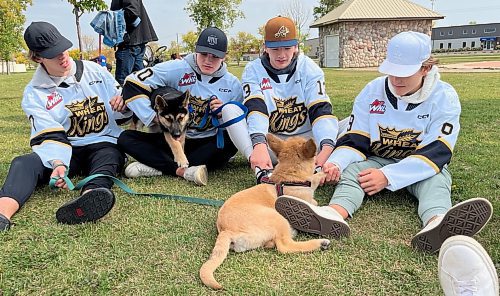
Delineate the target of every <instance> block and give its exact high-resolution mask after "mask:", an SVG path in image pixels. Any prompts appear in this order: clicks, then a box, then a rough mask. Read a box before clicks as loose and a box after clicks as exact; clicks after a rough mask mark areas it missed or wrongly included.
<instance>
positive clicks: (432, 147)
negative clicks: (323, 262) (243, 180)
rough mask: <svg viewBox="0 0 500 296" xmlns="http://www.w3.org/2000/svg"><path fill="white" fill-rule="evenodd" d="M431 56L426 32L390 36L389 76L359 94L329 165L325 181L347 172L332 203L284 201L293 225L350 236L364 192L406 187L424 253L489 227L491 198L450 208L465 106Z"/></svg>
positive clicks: (416, 242)
mask: <svg viewBox="0 0 500 296" xmlns="http://www.w3.org/2000/svg"><path fill="white" fill-rule="evenodd" d="M430 54H431V39H430V37H429V36H428V35H425V34H422V33H417V32H402V33H399V34H397V35H396V36H394V37H393V38H392V39H391V40H390V41H389V44H388V48H387V57H386V59H385V60H384V62H383V63H382V64H381V65H380V67H379V71H380V72H381V73H384V74H387V76H383V77H379V78H376V79H374V80H373V81H371V82H370V83H368V84H367V85H366V86H365V88H364V89H363V90H362V91H361V93H360V94H359V95H358V96H357V97H356V99H355V102H354V106H353V110H352V113H351V116H350V119H349V124H348V127H347V132H346V133H344V134H342V135H341V136H340V137H339V139H338V141H337V146H336V148H335V150H334V152H333V153H332V155H331V156H330V158H329V159H328V160H327V162H326V164H325V165H324V166H323V170H324V172H325V173H327V174H328V176H327V178H326V181H337V180H339V178H340V174H341V173H342V177H341V178H340V181H339V183H338V184H337V186H336V188H335V192H334V194H333V197H332V199H331V201H330V205H329V206H324V207H315V206H312V205H309V204H307V203H304V202H302V201H300V200H298V199H295V198H293V197H281V198H279V199H278V200H277V202H276V208H277V210H278V211H279V212H280V213H281V214H282V215H284V216H285V217H287V218H288V220H289V221H290V222H291V224H292V226H294V227H295V228H297V229H299V230H302V231H306V232H311V233H317V234H321V235H329V236H333V237H340V236H347V235H349V233H350V230H349V226H348V225H347V223H346V222H345V219H346V218H348V217H351V216H352V215H353V214H354V212H355V211H356V210H358V209H359V208H360V206H361V204H362V202H363V199H364V197H365V195H374V194H376V193H378V192H380V191H381V190H383V189H388V190H391V191H396V190H399V189H403V188H406V189H407V190H408V191H409V192H410V193H411V194H412V195H414V196H415V197H416V198H417V199H418V203H419V205H418V215H419V217H420V219H421V220H422V223H423V226H424V228H423V229H422V230H421V231H420V232H419V233H417V234H416V235H415V236H414V237H413V239H412V245H413V246H414V247H415V248H417V249H419V250H421V251H427V252H435V251H437V250H439V248H440V247H441V244H442V243H443V241H444V240H445V239H446V238H448V237H450V236H453V235H459V234H462V235H467V236H472V235H474V234H475V233H477V232H479V231H480V230H481V229H482V228H483V227H484V226H485V224H486V223H487V222H488V220H489V219H490V218H491V215H492V212H493V209H492V206H491V203H490V202H489V201H488V200H486V199H484V198H474V199H469V200H467V201H464V202H461V203H459V204H457V205H455V206H453V207H452V206H451V175H450V173H449V171H448V168H447V165H448V163H449V162H450V160H451V157H452V154H453V148H454V146H455V143H456V141H457V137H458V132H459V130H460V124H459V117H460V112H461V108H460V102H459V100H458V95H457V93H456V92H455V90H454V89H453V87H452V86H451V85H449V84H448V83H446V82H443V81H441V80H440V75H439V73H438V68H437V66H436V64H437V61H436V60H435V59H434V58H432V57H431V55H430ZM304 221H307V223H304Z"/></svg>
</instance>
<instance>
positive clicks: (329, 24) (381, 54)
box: [311, 0, 444, 68]
mask: <svg viewBox="0 0 500 296" xmlns="http://www.w3.org/2000/svg"><path fill="white" fill-rule="evenodd" d="M442 18H444V16H442V15H440V14H438V13H436V12H434V11H432V10H429V9H427V8H425V7H422V6H420V5H417V4H415V3H412V2H410V1H407V0H346V1H345V2H344V3H343V4H342V5H340V6H339V7H337V8H335V9H334V10H332V11H330V12H329V13H328V14H326V15H324V16H323V17H321V18H319V19H318V20H316V21H315V22H314V23H313V24H312V25H311V28H318V29H319V63H320V66H322V67H340V68H363V67H376V66H378V65H379V64H380V63H381V62H382V61H383V60H384V58H385V55H386V46H387V41H388V40H389V39H390V38H391V37H392V36H394V35H396V34H397V33H399V32H402V31H409V30H412V31H417V32H422V33H425V34H428V35H431V32H432V31H431V30H432V21H434V20H438V19H442Z"/></svg>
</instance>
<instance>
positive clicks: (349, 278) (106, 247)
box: [0, 68, 500, 295]
mask: <svg viewBox="0 0 500 296" xmlns="http://www.w3.org/2000/svg"><path fill="white" fill-rule="evenodd" d="M231 71H233V72H234V73H235V74H236V75H237V76H240V74H241V71H242V68H232V69H231ZM325 72H326V81H327V90H328V93H329V95H330V98H331V100H332V103H333V106H334V113H335V114H336V115H338V116H339V117H340V118H343V117H345V116H347V115H348V114H349V113H350V110H351V105H352V101H353V99H354V97H355V96H356V95H357V93H358V92H359V91H360V90H361V89H362V87H363V86H364V85H365V84H366V83H367V82H368V81H370V80H371V79H373V78H375V77H376V76H378V73H375V72H363V71H337V70H332V69H326V70H325ZM31 75H32V73H27V74H14V75H10V76H0V85H1V89H2V92H1V93H0V130H1V132H0V143H1V144H2V153H1V154H0V180H2V181H3V180H4V179H5V176H6V174H7V171H8V168H9V165H10V161H11V160H12V158H13V157H15V156H16V155H20V154H24V153H29V152H30V151H31V150H30V148H29V124H28V120H27V119H26V117H25V116H24V115H23V113H22V110H21V107H20V101H21V97H22V92H23V87H24V86H25V85H26V83H27V82H28V81H29V80H30V78H31ZM442 79H443V80H445V81H447V82H450V83H451V84H452V85H454V86H455V88H456V90H457V91H458V93H459V95H460V98H461V103H462V110H463V112H462V119H461V123H462V130H461V136H460V138H459V142H458V144H457V146H456V149H455V155H454V158H453V160H452V164H451V167H450V169H451V172H452V174H453V181H454V185H453V192H452V199H453V203H454V204H455V203H457V202H460V201H463V200H466V199H468V198H472V197H486V198H488V199H489V200H490V201H491V202H492V203H493V206H494V208H495V210H494V215H493V218H492V220H491V221H490V223H489V224H488V225H487V227H486V228H485V229H484V230H483V231H482V232H481V233H480V234H478V235H476V236H475V238H476V239H477V240H478V241H479V242H480V243H482V244H483V246H484V247H485V248H486V250H488V252H489V253H490V254H491V256H492V259H493V261H494V262H495V263H496V265H497V270H498V269H499V268H500V266H499V261H500V235H499V231H498V229H500V219H499V218H500V212H499V209H500V195H499V193H498V192H499V189H500V170H499V163H500V156H499V152H500V140H499V138H498V127H499V126H500V119H499V116H498V114H500V107H499V104H500V88H499V87H498V86H499V85H500V75H499V73H443V74H442ZM124 180H125V181H126V182H127V183H128V184H129V185H130V186H131V187H132V188H133V189H135V190H137V191H141V192H163V193H171V194H181V195H189V196H197V197H204V198H212V199H219V200H224V199H227V198H228V197H229V196H230V195H231V194H233V193H235V192H237V191H239V190H242V189H245V188H247V187H250V186H252V185H253V184H254V178H253V175H252V173H251V172H250V169H249V168H248V166H247V164H246V163H245V161H244V160H243V159H242V158H241V157H239V158H237V159H236V161H235V162H233V163H230V164H229V166H228V167H227V168H226V169H225V170H223V171H219V172H216V173H210V174H209V184H208V186H206V187H196V186H194V185H193V184H192V183H188V182H186V181H184V180H181V179H179V178H173V177H164V176H162V177H154V178H141V179H135V180H127V179H124ZM333 189H334V188H333V187H331V186H325V187H322V188H320V189H319V190H318V191H317V199H318V201H319V202H320V204H326V203H327V202H328V201H329V198H330V196H331V194H332V192H333ZM115 193H116V194H117V204H116V206H115V208H114V209H113V210H112V212H111V213H110V214H109V215H108V216H106V217H105V218H104V219H103V220H102V221H100V222H98V223H95V224H86V225H78V226H66V225H59V224H57V223H56V220H55V211H56V209H57V208H58V207H59V206H60V205H61V204H63V203H64V202H65V201H66V200H68V199H70V198H72V197H74V196H76V193H74V192H53V191H50V190H49V189H48V188H47V187H46V186H45V187H44V188H40V189H39V190H37V191H36V192H35V194H34V195H33V197H32V198H31V199H30V200H29V201H28V203H27V204H26V205H25V207H24V208H23V209H21V211H20V212H19V213H18V214H17V215H16V216H14V218H13V221H14V222H15V223H16V225H15V226H14V227H13V229H12V230H11V231H9V232H6V233H1V234H0V295H440V294H442V292H441V290H440V286H439V281H438V278H437V255H436V254H434V255H429V254H422V253H420V252H417V251H415V250H413V249H412V248H411V247H410V240H411V238H412V236H413V235H414V234H415V233H416V232H418V231H419V230H420V221H419V219H418V216H417V204H416V201H415V200H414V199H413V198H412V197H411V196H410V195H408V194H406V193H405V192H403V191H401V192H397V193H389V192H383V193H382V194H378V195H376V196H374V197H371V198H367V199H366V201H365V203H364V206H363V207H362V208H361V210H359V212H357V213H356V215H355V216H354V218H353V219H351V220H350V221H349V224H350V226H351V230H352V235H351V237H349V238H347V239H343V240H342V241H334V242H333V243H332V245H331V248H330V249H329V250H327V251H324V252H315V253H309V254H289V255H282V254H278V253H277V252H276V250H263V249H259V250H254V251H250V252H246V253H241V254H235V253H233V252H231V253H230V254H229V256H228V258H227V259H226V261H225V262H224V263H223V264H222V266H221V267H220V268H219V269H218V270H217V271H216V274H215V276H216V278H217V279H218V280H219V281H220V283H221V284H222V285H223V286H224V287H225V289H226V290H224V291H222V292H214V291H212V290H209V289H208V288H206V287H205V286H203V285H202V283H201V282H200V280H199V278H198V270H199V267H200V266H201V265H202V263H203V262H204V261H205V260H206V259H207V258H208V257H209V255H210V252H211V250H212V247H213V245H214V242H215V237H216V236H217V231H216V228H215V221H216V215H217V209H216V208H214V207H210V206H200V205H196V204H189V203H184V202H176V201H170V200H161V199H155V198H149V197H134V196H131V195H127V194H125V193H124V192H122V191H120V190H119V189H116V190H115ZM242 218H244V217H242ZM310 237H311V236H308V235H305V234H300V235H299V236H298V237H297V239H299V240H305V239H308V238H310Z"/></svg>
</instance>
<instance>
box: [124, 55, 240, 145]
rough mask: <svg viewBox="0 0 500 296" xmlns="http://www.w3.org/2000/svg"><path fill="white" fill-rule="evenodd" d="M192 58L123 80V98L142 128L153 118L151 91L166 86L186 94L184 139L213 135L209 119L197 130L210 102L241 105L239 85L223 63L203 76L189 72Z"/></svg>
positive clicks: (141, 72) (142, 71)
mask: <svg viewBox="0 0 500 296" xmlns="http://www.w3.org/2000/svg"><path fill="white" fill-rule="evenodd" d="M194 58H195V56H194V54H192V55H189V56H186V58H185V59H183V60H172V61H167V62H163V63H159V64H157V65H155V66H154V67H151V68H145V69H143V70H140V71H138V72H135V73H132V74H130V75H129V76H128V77H127V79H126V80H125V85H124V86H123V98H124V100H125V102H126V103H127V106H128V107H129V108H130V109H131V110H132V111H133V112H134V114H135V115H137V117H138V118H139V119H140V120H141V121H142V122H143V123H144V124H145V125H147V126H149V125H150V124H151V122H152V121H153V119H154V117H155V115H156V114H155V112H154V110H153V108H152V106H151V102H150V99H149V96H150V95H151V93H152V92H153V90H155V89H157V88H159V87H162V86H170V87H173V88H175V89H177V90H179V91H181V92H186V91H189V96H190V97H189V105H190V109H191V110H190V117H191V119H190V124H189V127H188V130H187V133H186V136H187V137H188V138H206V137H210V136H214V135H215V134H216V132H217V129H216V128H215V127H214V126H213V125H212V120H210V118H209V120H207V121H206V124H205V125H204V126H199V125H200V123H201V122H202V119H203V116H204V115H205V112H206V110H207V108H208V106H209V103H210V100H211V99H213V98H218V99H219V100H221V101H222V102H223V103H227V102H230V101H238V102H243V91H242V89H241V84H240V81H239V80H238V78H236V76H234V75H233V74H231V73H229V72H227V68H226V64H225V63H224V64H223V65H222V68H221V69H219V70H218V71H216V73H214V75H212V76H207V75H203V74H200V71H199V70H198V69H194V68H193V66H192V65H193V63H194ZM188 61H191V64H190V63H189V62H188ZM194 67H195V68H196V66H194ZM219 120H221V119H219Z"/></svg>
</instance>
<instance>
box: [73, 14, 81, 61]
mask: <svg viewBox="0 0 500 296" xmlns="http://www.w3.org/2000/svg"><path fill="white" fill-rule="evenodd" d="M74 12H75V21H76V35H77V36H78V48H79V50H80V60H83V50H82V49H83V45H82V37H81V29H80V16H82V13H80V10H79V9H78V7H76V6H75V9H74Z"/></svg>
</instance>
